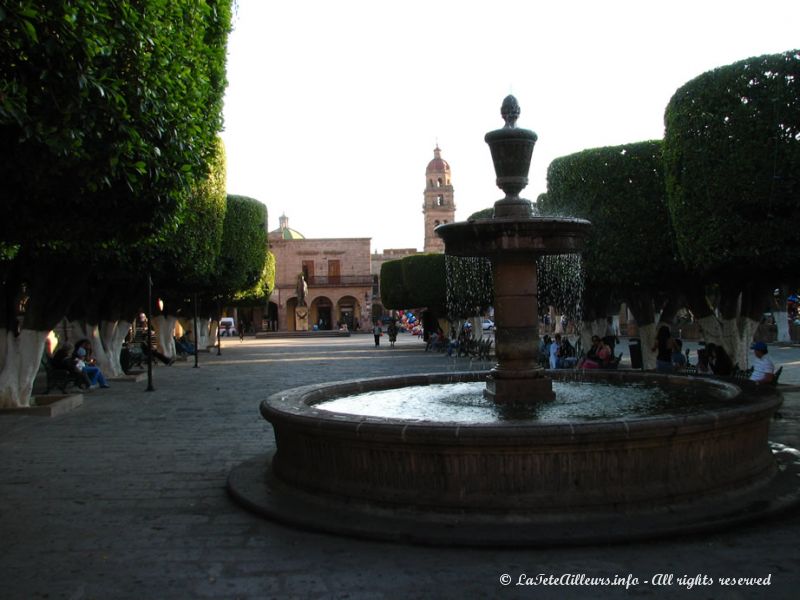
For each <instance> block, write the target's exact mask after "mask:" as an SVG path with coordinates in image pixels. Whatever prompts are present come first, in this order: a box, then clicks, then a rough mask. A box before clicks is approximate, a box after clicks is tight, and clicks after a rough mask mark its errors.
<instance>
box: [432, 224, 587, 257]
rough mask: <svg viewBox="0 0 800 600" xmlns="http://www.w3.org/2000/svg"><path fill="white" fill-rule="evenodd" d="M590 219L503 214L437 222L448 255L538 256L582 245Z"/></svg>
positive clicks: (578, 249)
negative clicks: (485, 217) (503, 215)
mask: <svg viewBox="0 0 800 600" xmlns="http://www.w3.org/2000/svg"><path fill="white" fill-rule="evenodd" d="M590 228H591V223H590V222H589V221H587V220H585V219H576V218H571V217H527V218H520V217H504V218H497V217H495V218H492V219H476V220H474V221H462V222H458V223H447V224H444V225H439V226H438V227H437V228H436V233H437V235H439V237H441V238H442V239H443V240H444V244H445V252H446V253H447V254H450V255H452V256H487V257H489V258H491V257H494V256H498V255H504V256H507V257H509V256H513V255H526V256H542V255H545V254H573V253H576V252H580V251H581V250H582V249H583V246H584V242H585V241H586V237H587V236H588V235H589V230H590Z"/></svg>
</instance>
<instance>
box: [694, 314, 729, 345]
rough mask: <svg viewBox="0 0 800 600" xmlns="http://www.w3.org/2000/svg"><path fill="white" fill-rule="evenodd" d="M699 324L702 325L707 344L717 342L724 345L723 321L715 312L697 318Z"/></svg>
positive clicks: (701, 330)
mask: <svg viewBox="0 0 800 600" xmlns="http://www.w3.org/2000/svg"><path fill="white" fill-rule="evenodd" d="M697 324H698V325H699V326H700V332H701V333H702V338H703V340H704V341H705V343H706V344H717V345H718V346H723V347H724V345H725V344H723V343H722V323H721V322H720V320H719V319H718V318H717V317H716V315H714V314H710V315H706V316H705V317H700V318H698V319H697Z"/></svg>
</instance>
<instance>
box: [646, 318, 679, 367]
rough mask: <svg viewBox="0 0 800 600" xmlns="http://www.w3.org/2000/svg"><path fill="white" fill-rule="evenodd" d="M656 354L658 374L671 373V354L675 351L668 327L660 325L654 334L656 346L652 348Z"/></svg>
mask: <svg viewBox="0 0 800 600" xmlns="http://www.w3.org/2000/svg"><path fill="white" fill-rule="evenodd" d="M652 351H653V352H656V371H658V372H659V373H672V372H673V371H674V369H673V368H672V353H673V352H674V351H675V344H674V343H673V340H672V334H670V332H669V327H667V326H666V325H662V326H661V327H659V328H658V333H657V334H656V344H655V346H653V348H652Z"/></svg>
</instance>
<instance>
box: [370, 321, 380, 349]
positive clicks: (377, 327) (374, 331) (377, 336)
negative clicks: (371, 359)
mask: <svg viewBox="0 0 800 600" xmlns="http://www.w3.org/2000/svg"><path fill="white" fill-rule="evenodd" d="M372 335H374V336H375V347H376V348H377V347H379V346H380V345H381V336H382V335H383V329H382V328H381V323H380V321H375V327H373V328H372Z"/></svg>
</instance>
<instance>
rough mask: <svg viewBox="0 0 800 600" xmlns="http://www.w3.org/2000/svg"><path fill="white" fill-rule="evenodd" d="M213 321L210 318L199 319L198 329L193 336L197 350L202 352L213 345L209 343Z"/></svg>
mask: <svg viewBox="0 0 800 600" xmlns="http://www.w3.org/2000/svg"><path fill="white" fill-rule="evenodd" d="M210 324H211V320H210V319H208V318H198V319H197V329H198V331H195V332H194V334H193V338H194V340H195V343H196V344H197V349H198V350H202V349H203V348H208V347H209V346H211V345H213V344H210V343H209V336H208V333H209V328H210Z"/></svg>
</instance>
